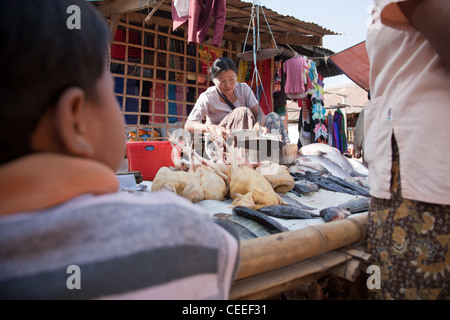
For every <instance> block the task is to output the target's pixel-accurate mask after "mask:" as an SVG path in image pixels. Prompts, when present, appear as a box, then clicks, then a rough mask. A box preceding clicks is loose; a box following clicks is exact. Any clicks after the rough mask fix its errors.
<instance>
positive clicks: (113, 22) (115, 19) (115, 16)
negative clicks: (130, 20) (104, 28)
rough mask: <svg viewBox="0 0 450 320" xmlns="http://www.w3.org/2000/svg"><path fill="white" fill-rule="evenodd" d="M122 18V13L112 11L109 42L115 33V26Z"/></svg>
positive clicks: (112, 39)
mask: <svg viewBox="0 0 450 320" xmlns="http://www.w3.org/2000/svg"><path fill="white" fill-rule="evenodd" d="M121 18H122V14H120V13H114V14H113V15H112V17H111V25H110V26H109V29H110V30H111V43H113V41H114V36H115V35H116V31H117V26H118V25H119V21H120V19H121Z"/></svg>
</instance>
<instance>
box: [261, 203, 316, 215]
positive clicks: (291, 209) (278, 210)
mask: <svg viewBox="0 0 450 320" xmlns="http://www.w3.org/2000/svg"><path fill="white" fill-rule="evenodd" d="M258 211H260V212H262V213H265V214H267V215H268V216H272V217H275V218H280V219H314V218H318V217H320V216H318V215H316V214H315V213H313V212H311V211H308V210H305V209H301V208H299V207H295V206H285V205H282V204H277V205H271V206H266V207H262V208H260V209H258Z"/></svg>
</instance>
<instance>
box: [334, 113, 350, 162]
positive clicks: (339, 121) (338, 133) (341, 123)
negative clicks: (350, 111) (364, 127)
mask: <svg viewBox="0 0 450 320" xmlns="http://www.w3.org/2000/svg"><path fill="white" fill-rule="evenodd" d="M334 130H335V134H334V138H335V140H336V146H335V147H336V148H337V149H339V151H340V152H341V153H348V148H347V135H346V133H345V118H344V114H343V113H342V111H341V109H339V108H338V110H336V111H335V113H334Z"/></svg>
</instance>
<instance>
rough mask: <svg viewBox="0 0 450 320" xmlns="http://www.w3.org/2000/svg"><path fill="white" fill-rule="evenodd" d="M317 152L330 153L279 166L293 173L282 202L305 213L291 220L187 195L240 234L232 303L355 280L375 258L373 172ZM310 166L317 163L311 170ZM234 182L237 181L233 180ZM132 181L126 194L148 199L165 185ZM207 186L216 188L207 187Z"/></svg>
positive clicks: (307, 154) (306, 151)
mask: <svg viewBox="0 0 450 320" xmlns="http://www.w3.org/2000/svg"><path fill="white" fill-rule="evenodd" d="M316 147H317V148H319V149H323V148H324V147H325V148H328V146H325V145H322V144H320V145H318V144H313V145H310V146H308V147H307V148H303V149H301V150H300V151H299V154H300V155H299V156H298V157H297V158H295V159H294V161H293V162H292V163H291V164H288V165H286V166H282V167H284V168H289V173H290V176H291V178H292V182H293V183H294V184H293V185H291V187H289V188H287V189H284V192H280V193H277V194H278V195H279V196H280V198H281V199H282V200H283V201H282V202H281V203H280V204H281V207H283V209H284V208H294V207H295V208H297V206H298V207H301V208H305V210H303V211H302V210H300V211H298V212H300V213H301V214H302V215H298V216H294V214H295V213H298V212H297V211H292V212H290V213H289V214H291V216H288V215H285V216H283V215H279V214H274V212H269V211H267V210H266V209H270V210H272V209H273V210H275V209H280V208H281V207H280V206H278V208H275V207H277V206H273V205H266V204H264V205H262V206H260V208H259V209H257V210H253V209H255V208H258V205H257V204H258V203H257V201H256V200H255V203H256V205H255V204H253V205H249V206H248V209H249V214H250V215H243V214H241V213H240V212H239V210H243V209H242V207H241V206H240V205H241V204H237V203H236V200H238V197H237V196H235V197H233V198H232V197H229V196H225V197H224V198H223V199H221V200H214V199H204V198H203V199H199V198H193V197H190V196H189V199H190V200H191V201H193V202H195V203H196V204H197V205H198V206H200V207H202V208H203V209H204V211H205V213H206V214H208V215H209V216H210V218H211V219H222V220H226V221H228V222H229V223H232V224H233V225H234V226H235V227H236V228H237V231H238V233H239V237H240V240H241V241H240V242H241V249H240V251H241V254H240V257H241V262H240V267H239V271H238V273H237V276H236V281H235V284H234V285H233V287H232V290H231V293H230V298H231V299H264V298H268V297H270V296H272V295H274V294H278V293H281V292H284V291H286V290H289V289H292V288H296V287H298V286H300V285H302V284H305V283H308V282H311V281H317V280H318V279H319V278H321V277H323V276H324V275H327V274H335V275H337V276H339V277H341V278H345V279H348V280H350V281H355V279H356V278H357V277H358V276H359V275H360V273H361V272H365V270H366V268H367V263H368V261H369V260H370V255H368V254H367V253H365V251H364V246H365V245H364V241H365V236H366V224H367V210H368V204H369V199H370V195H369V193H368V188H367V179H368V178H367V175H366V174H367V173H368V172H367V171H363V168H362V167H359V166H357V164H356V163H354V161H353V160H354V159H353V160H351V159H348V160H347V159H346V158H345V157H344V156H342V155H341V154H340V152H339V151H338V150H337V149H336V151H335V152H336V153H335V154H334V155H333V157H331V156H332V152H331V151H332V150H330V151H329V152H328V153H329V156H330V157H329V158H327V156H326V155H325V156H324V155H323V154H322V156H317V155H314V154H318V153H316V151H315V150H314V148H316ZM330 148H332V147H330ZM338 155H339V156H338ZM336 156H338V157H336ZM330 159H333V160H330ZM310 160H314V161H317V162H316V163H315V164H312V163H311V164H310V165H309V167H307V166H308V161H310ZM318 161H321V163H322V164H323V166H324V167H323V169H321V170H324V171H316V172H314V173H311V172H309V173H307V171H308V170H311V171H312V170H315V169H313V168H317V163H318ZM341 161H344V163H342V162H341ZM355 161H357V160H355ZM340 162H341V163H340ZM339 163H340V165H339ZM345 163H347V164H348V166H347V167H346V166H345ZM325 166H326V167H327V168H328V169H325ZM333 166H335V167H333ZM339 168H343V169H342V170H341V169H339ZM344 168H345V170H347V172H345V171H344ZM250 170H254V169H250ZM161 171H162V170H161ZM254 171H256V170H254ZM349 172H350V173H351V174H352V175H350V174H349ZM347 174H348V175H347ZM192 177H195V176H194V175H193V176H192ZM230 177H231V180H232V179H233V177H232V175H231V176H230ZM131 178H132V179H131V184H130V185H128V186H125V185H124V188H125V189H128V190H130V189H132V190H134V191H133V192H141V193H144V194H145V193H147V192H152V191H154V190H155V189H154V188H153V183H155V181H156V183H158V184H159V183H160V182H159V180H158V176H157V177H156V178H155V180H154V181H143V182H142V183H141V184H139V185H137V184H134V177H131ZM192 179H194V180H195V178H192ZM264 179H265V178H264ZM305 179H309V181H307V180H305ZM317 179H319V180H317ZM164 180H165V181H168V180H170V179H164ZM249 181H250V180H249ZM191 182H192V181H191ZM307 182H308V183H309V184H308V183H307ZM313 182H315V183H317V185H316V186H315V187H314V188H312V189H309V190H306V189H304V188H303V187H304V186H305V185H308V186H309V187H312V186H313ZM295 183H297V184H298V185H297V184H295ZM333 183H335V184H333ZM249 184H252V182H249ZM207 188H208V189H211V188H213V187H212V186H211V185H209V186H207ZM191 189H192V188H191ZM271 192H273V190H271ZM271 192H268V193H267V197H269V196H270V193H271ZM250 193H251V192H250ZM180 195H183V193H180ZM184 196H185V197H188V196H186V195H184ZM240 208H241V209H240ZM244 213H245V212H244ZM306 213H308V215H305V214H306ZM253 214H254V215H255V216H252V215H253ZM261 218H262V219H264V221H261V220H260V219H261ZM267 223H269V224H267ZM272 227H273V228H272Z"/></svg>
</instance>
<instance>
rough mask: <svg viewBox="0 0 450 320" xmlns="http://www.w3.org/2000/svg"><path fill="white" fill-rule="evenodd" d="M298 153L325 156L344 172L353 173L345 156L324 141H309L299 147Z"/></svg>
mask: <svg viewBox="0 0 450 320" xmlns="http://www.w3.org/2000/svg"><path fill="white" fill-rule="evenodd" d="M299 153H300V154H301V155H306V156H319V157H323V158H326V159H328V160H330V161H332V162H334V163H335V164H337V165H338V166H339V167H341V168H342V169H343V170H344V171H345V172H347V173H348V174H350V175H352V174H353V173H354V170H353V167H352V166H351V165H350V163H348V160H347V158H346V157H345V156H344V155H342V153H341V152H340V151H339V150H338V149H337V148H335V147H332V146H330V145H328V144H324V143H311V144H308V145H305V146H303V147H301V148H300V150H299Z"/></svg>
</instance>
